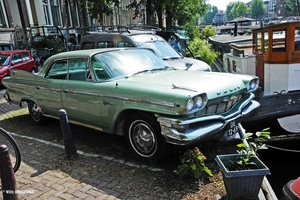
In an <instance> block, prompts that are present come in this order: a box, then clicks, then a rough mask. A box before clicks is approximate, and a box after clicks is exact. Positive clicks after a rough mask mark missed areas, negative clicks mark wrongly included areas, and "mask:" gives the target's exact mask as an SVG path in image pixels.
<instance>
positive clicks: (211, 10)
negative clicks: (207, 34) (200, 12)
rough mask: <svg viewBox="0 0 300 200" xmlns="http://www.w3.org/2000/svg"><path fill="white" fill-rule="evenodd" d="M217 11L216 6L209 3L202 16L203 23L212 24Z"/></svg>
mask: <svg viewBox="0 0 300 200" xmlns="http://www.w3.org/2000/svg"><path fill="white" fill-rule="evenodd" d="M217 13H218V7H216V6H211V5H209V6H208V9H207V11H206V13H205V15H204V16H203V22H204V23H205V24H212V23H213V19H214V17H215V16H216V14H217Z"/></svg>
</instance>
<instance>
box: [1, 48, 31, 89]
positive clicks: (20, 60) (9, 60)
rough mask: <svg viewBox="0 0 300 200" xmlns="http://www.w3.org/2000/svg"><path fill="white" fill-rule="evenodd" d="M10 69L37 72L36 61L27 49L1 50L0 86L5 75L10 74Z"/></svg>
mask: <svg viewBox="0 0 300 200" xmlns="http://www.w3.org/2000/svg"><path fill="white" fill-rule="evenodd" d="M10 69H18V70H24V71H28V72H32V73H34V72H37V68H36V65H35V61H34V59H33V57H32V55H31V53H30V51H27V50H11V51H0V86H1V85H2V79H3V77H5V76H10Z"/></svg>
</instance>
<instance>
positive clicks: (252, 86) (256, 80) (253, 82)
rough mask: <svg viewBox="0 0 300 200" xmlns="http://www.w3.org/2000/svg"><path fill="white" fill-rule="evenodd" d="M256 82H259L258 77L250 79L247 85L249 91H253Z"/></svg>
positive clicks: (255, 87) (256, 85)
mask: <svg viewBox="0 0 300 200" xmlns="http://www.w3.org/2000/svg"><path fill="white" fill-rule="evenodd" d="M258 83H259V80H258V79H253V80H251V81H250V83H249V85H248V91H249V92H253V91H255V90H256V89H257V88H258Z"/></svg>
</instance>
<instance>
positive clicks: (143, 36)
mask: <svg viewBox="0 0 300 200" xmlns="http://www.w3.org/2000/svg"><path fill="white" fill-rule="evenodd" d="M130 36H131V37H132V38H133V39H134V41H136V42H138V43H139V42H149V41H152V42H157V41H166V40H165V39H164V38H162V37H161V36H159V35H156V34H153V33H137V34H130Z"/></svg>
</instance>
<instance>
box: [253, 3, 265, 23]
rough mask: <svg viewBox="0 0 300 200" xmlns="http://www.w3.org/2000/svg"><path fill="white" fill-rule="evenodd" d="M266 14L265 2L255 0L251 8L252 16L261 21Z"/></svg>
mask: <svg viewBox="0 0 300 200" xmlns="http://www.w3.org/2000/svg"><path fill="white" fill-rule="evenodd" d="M265 12H266V7H265V6H264V2H263V0H253V1H252V3H251V6H250V13H251V16H252V17H253V18H255V19H259V18H260V17H262V16H263V15H264V14H265Z"/></svg>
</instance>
